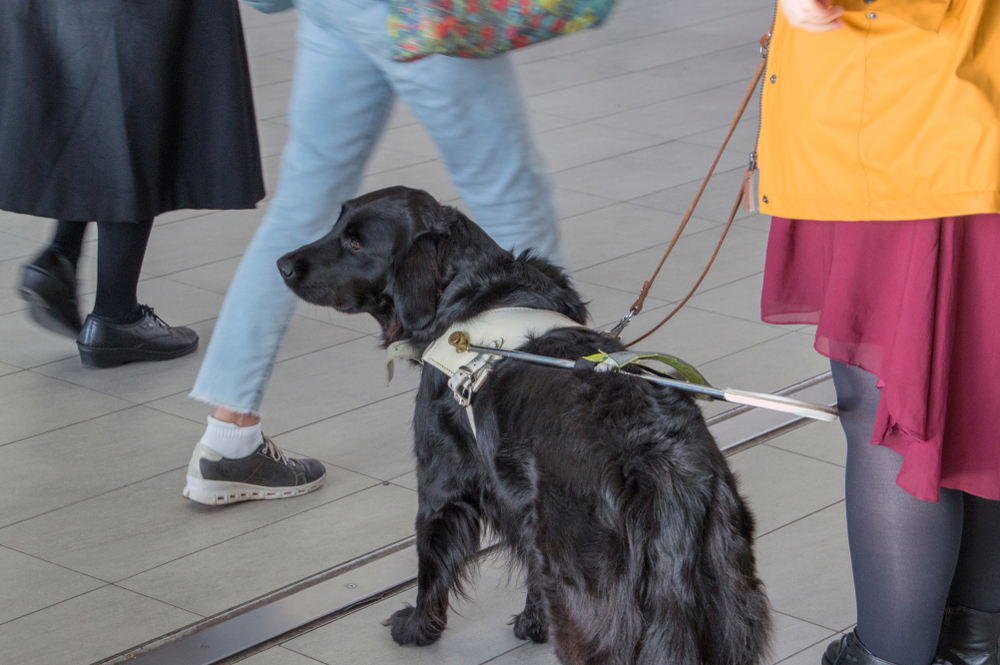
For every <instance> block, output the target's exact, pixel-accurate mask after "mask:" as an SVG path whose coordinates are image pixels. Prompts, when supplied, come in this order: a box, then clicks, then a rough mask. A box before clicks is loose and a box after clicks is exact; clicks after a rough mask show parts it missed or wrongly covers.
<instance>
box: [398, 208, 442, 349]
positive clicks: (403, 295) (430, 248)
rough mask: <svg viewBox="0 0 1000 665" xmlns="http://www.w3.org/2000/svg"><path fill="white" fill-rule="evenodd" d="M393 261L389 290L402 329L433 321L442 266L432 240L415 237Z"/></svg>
mask: <svg viewBox="0 0 1000 665" xmlns="http://www.w3.org/2000/svg"><path fill="white" fill-rule="evenodd" d="M435 203H436V202H435ZM394 263H395V265H394V266H393V272H392V274H391V275H390V277H389V285H388V291H389V295H390V296H391V297H392V301H393V307H394V309H395V310H396V317H397V318H398V319H399V322H400V323H401V324H402V326H403V329H404V330H407V331H413V330H420V329H421V328H424V327H426V326H428V325H430V324H431V323H432V322H433V321H434V315H435V313H436V312H437V299H438V284H439V281H440V277H441V266H440V265H439V262H438V260H437V248H436V247H435V242H434V239H433V238H432V237H430V235H423V236H418V237H417V238H416V239H415V240H414V241H413V243H412V244H411V245H410V248H409V250H408V251H406V252H405V253H404V254H403V255H402V256H400V257H397V259H396V261H394Z"/></svg>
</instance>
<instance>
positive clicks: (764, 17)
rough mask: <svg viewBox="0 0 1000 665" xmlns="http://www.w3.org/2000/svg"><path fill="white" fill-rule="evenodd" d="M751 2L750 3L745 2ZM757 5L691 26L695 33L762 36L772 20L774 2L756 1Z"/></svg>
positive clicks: (739, 36)
mask: <svg viewBox="0 0 1000 665" xmlns="http://www.w3.org/2000/svg"><path fill="white" fill-rule="evenodd" d="M747 4H752V3H747ZM757 4H758V5H759V6H758V7H756V8H753V9H748V10H747V11H744V12H739V13H733V14H730V15H729V16H723V17H720V18H716V19H713V20H711V21H705V22H704V23H698V24H697V25H694V26H691V31H692V32H694V33H695V34H708V35H724V36H726V37H736V38H746V36H747V35H749V36H750V37H757V38H758V39H759V38H760V37H763V36H764V35H766V34H767V33H768V32H769V30H770V27H771V23H772V21H773V20H774V9H775V8H774V3H767V2H762V3H757Z"/></svg>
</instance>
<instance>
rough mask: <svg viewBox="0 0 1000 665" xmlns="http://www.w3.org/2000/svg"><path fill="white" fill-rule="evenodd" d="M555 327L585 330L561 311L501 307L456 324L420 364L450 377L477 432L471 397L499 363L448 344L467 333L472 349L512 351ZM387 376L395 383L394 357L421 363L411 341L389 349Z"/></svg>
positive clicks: (427, 351)
mask: <svg viewBox="0 0 1000 665" xmlns="http://www.w3.org/2000/svg"><path fill="white" fill-rule="evenodd" d="M556 328H586V326H582V325H580V324H579V323H577V322H576V321H574V320H573V319H571V318H569V317H568V316H564V315H563V314H559V313H558V312H550V311H547V310H543V309H531V308H528V307H500V308H498V309H491V310H487V311H485V312H483V313H482V314H480V315H479V316H476V317H474V318H472V319H469V320H467V321H462V322H461V323H456V324H453V325H452V326H451V327H449V328H448V330H446V331H445V332H444V334H443V335H441V336H440V337H438V338H437V339H436V340H434V341H433V342H431V344H430V346H428V347H427V349H426V350H425V351H424V352H423V354H421V355H420V357H419V362H421V363H423V364H428V365H431V366H433V367H436V368H437V369H439V370H441V371H442V372H444V373H445V374H447V375H448V376H449V377H451V378H450V379H449V380H448V387H449V388H451V391H452V393H453V394H454V396H455V400H456V401H457V402H458V403H459V404H460V405H461V406H464V407H465V411H466V413H468V414H469V424H471V425H472V431H473V433H475V431H476V422H475V420H474V419H473V416H472V405H471V402H472V396H473V395H474V394H475V393H476V392H477V391H478V390H479V389H480V388H481V387H482V385H483V383H484V382H485V381H486V377H487V376H489V373H490V370H492V369H493V366H494V365H496V363H497V361H498V360H500V358H499V357H498V356H491V355H487V354H485V353H477V352H475V351H459V350H458V349H456V348H455V347H454V346H452V345H450V344H449V343H448V338H449V337H451V335H452V334H453V333H455V332H459V331H460V332H462V333H464V334H465V336H466V338H467V339H468V340H469V343H470V344H472V345H473V346H485V347H490V348H494V349H506V350H513V349H516V348H517V347H519V346H521V345H522V344H524V343H525V342H527V341H528V339H529V338H531V337H538V336H541V335H544V334H545V333H547V332H549V331H550V330H554V329H556ZM386 354H387V355H386V373H387V375H388V379H389V380H390V381H391V380H392V361H393V360H394V359H395V358H409V359H411V360H418V358H417V352H416V349H415V348H414V347H413V345H412V344H410V343H409V342H394V343H393V344H390V345H389V348H388V349H387V350H386Z"/></svg>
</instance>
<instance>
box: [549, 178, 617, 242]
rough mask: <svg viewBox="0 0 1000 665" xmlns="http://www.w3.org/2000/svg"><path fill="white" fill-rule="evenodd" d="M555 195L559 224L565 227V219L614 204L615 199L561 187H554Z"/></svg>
mask: <svg viewBox="0 0 1000 665" xmlns="http://www.w3.org/2000/svg"><path fill="white" fill-rule="evenodd" d="M555 195H556V210H558V211H559V217H560V219H561V220H562V222H561V225H563V227H565V226H564V225H565V223H566V220H567V219H569V218H572V217H575V216H576V215H582V214H583V213H586V212H591V211H593V210H597V209H599V208H606V207H608V206H609V205H614V204H615V203H617V201H614V200H612V199H605V198H602V197H600V196H593V195H592V194H584V193H583V192H574V191H572V190H570V189H562V188H560V187H556V188H555ZM563 233H568V231H565V230H564V231H563Z"/></svg>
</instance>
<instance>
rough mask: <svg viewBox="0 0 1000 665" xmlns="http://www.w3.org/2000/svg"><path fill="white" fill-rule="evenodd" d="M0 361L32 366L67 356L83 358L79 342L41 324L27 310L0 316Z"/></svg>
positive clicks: (16, 365) (24, 366)
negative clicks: (0, 340) (78, 349)
mask: <svg viewBox="0 0 1000 665" xmlns="http://www.w3.org/2000/svg"><path fill="white" fill-rule="evenodd" d="M0 339H2V340H3V344H0V362H4V363H7V364H8V365H13V366H15V367H21V368H29V367H36V366H38V365H42V364H44V363H50V362H55V361H57V360H62V359H65V358H79V351H77V348H76V343H75V342H74V341H73V340H72V339H69V338H68V337H63V336H62V335H57V334H56V333H54V332H50V331H48V330H45V329H44V328H41V327H40V326H39V325H38V324H37V323H35V322H34V321H32V320H31V318H30V317H29V316H28V312H27V310H20V311H14V312H10V313H9V314H4V315H2V316H0Z"/></svg>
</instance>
